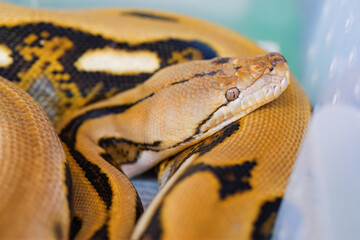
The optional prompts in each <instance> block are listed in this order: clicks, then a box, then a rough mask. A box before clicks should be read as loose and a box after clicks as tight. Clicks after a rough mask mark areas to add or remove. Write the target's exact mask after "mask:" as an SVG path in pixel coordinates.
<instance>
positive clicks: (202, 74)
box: [171, 69, 222, 85]
mask: <svg viewBox="0 0 360 240" xmlns="http://www.w3.org/2000/svg"><path fill="white" fill-rule="evenodd" d="M220 72H222V70H221V69H218V70H216V71H211V72H204V73H195V74H194V76H192V77H189V78H187V79H183V80H180V81H177V82H173V83H171V85H177V84H180V83H185V82H187V81H189V80H191V79H194V78H197V77H203V76H214V75H216V74H217V73H220Z"/></svg>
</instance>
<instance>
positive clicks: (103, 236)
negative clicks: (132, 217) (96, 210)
mask: <svg viewBox="0 0 360 240" xmlns="http://www.w3.org/2000/svg"><path fill="white" fill-rule="evenodd" d="M108 222H109V220H106V223H105V224H104V225H103V226H102V227H101V228H100V229H99V230H97V231H96V232H95V233H94V235H92V236H91V237H90V239H91V240H108V239H109V232H108V230H109V229H108Z"/></svg>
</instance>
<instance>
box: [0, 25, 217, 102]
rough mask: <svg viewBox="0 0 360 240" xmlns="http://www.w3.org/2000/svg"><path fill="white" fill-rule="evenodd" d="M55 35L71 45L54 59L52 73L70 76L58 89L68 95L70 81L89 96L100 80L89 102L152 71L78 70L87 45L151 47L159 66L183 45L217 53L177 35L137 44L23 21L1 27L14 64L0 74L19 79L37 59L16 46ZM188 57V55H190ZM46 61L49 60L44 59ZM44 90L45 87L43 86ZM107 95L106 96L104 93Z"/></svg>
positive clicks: (38, 42)
mask: <svg viewBox="0 0 360 240" xmlns="http://www.w3.org/2000/svg"><path fill="white" fill-rule="evenodd" d="M42 32H47V33H48V34H49V37H42V35H41V33H42ZM30 34H32V35H36V36H38V39H37V40H36V41H34V42H33V43H30V44H26V43H24V39H25V38H26V37H27V36H29V35H30ZM54 37H58V38H59V37H66V38H68V39H69V40H70V41H71V42H72V44H73V47H71V48H69V49H68V50H67V51H66V52H65V54H64V55H63V56H62V57H60V58H59V59H57V61H58V62H59V63H60V64H61V65H62V66H63V69H64V70H60V71H59V70H55V71H54V72H52V74H65V73H67V74H69V75H70V79H69V80H67V81H59V82H58V83H59V89H58V90H59V91H63V92H64V94H66V95H67V96H68V97H71V94H69V93H65V91H66V90H65V89H69V88H67V87H62V86H67V85H68V84H69V83H72V84H76V86H77V89H78V90H79V91H80V94H81V95H82V96H83V97H85V96H88V94H89V92H91V91H92V90H93V89H94V88H95V87H96V86H99V84H102V88H101V89H100V90H99V91H98V92H97V93H96V94H95V95H94V96H93V98H92V99H91V100H90V102H94V101H97V100H100V99H103V98H104V96H105V94H107V93H109V91H110V90H111V93H112V95H114V94H116V93H119V92H121V91H124V90H127V89H130V88H133V87H135V86H136V85H137V84H139V83H142V82H144V81H145V80H146V79H148V78H149V77H150V76H151V75H152V74H153V73H152V74H149V73H139V74H137V75H126V74H121V75H116V74H110V73H103V72H88V71H80V70H78V69H77V68H76V66H75V64H74V63H75V62H76V61H77V60H78V59H79V58H80V57H81V56H82V55H83V54H84V53H85V52H87V51H88V50H90V49H102V48H106V47H111V48H114V49H119V50H126V51H129V52H136V51H144V50H145V51H150V52H154V53H156V54H157V56H158V57H159V59H160V60H161V61H160V68H163V67H166V66H168V65H169V60H170V59H171V58H172V57H173V53H174V52H182V51H184V50H186V49H189V48H191V49H195V50H197V51H199V52H200V53H201V54H202V57H203V59H212V58H214V57H216V56H217V53H216V51H215V50H214V49H213V48H212V47H210V46H209V45H207V44H206V43H203V42H200V41H186V40H179V39H168V40H159V41H156V40H154V41H153V42H146V43H140V44H129V43H127V42H117V41H114V40H111V39H106V38H104V37H102V36H100V35H92V34H88V33H85V32H82V31H79V30H75V29H72V28H65V27H59V26H55V25H53V24H52V23H45V22H42V23H37V24H25V25H18V26H14V27H4V26H3V27H0V43H1V44H4V45H6V46H7V47H9V48H10V49H11V51H12V53H11V57H12V58H13V60H14V61H13V62H14V63H13V64H11V65H10V66H7V67H0V76H3V77H5V78H7V79H10V80H11V81H14V82H20V81H21V78H20V75H19V73H21V72H26V71H27V70H28V69H30V68H31V66H32V65H33V64H34V63H35V62H36V61H37V58H36V57H34V58H33V59H32V60H31V61H27V60H25V58H24V57H23V55H22V54H21V53H20V51H19V46H21V47H23V46H27V47H38V48H42V47H43V46H42V42H43V41H44V40H45V41H49V40H52V39H53V38H54ZM190 60H191V59H190ZM45 64H48V63H45ZM43 91H45V90H43ZM107 97H109V96H107Z"/></svg>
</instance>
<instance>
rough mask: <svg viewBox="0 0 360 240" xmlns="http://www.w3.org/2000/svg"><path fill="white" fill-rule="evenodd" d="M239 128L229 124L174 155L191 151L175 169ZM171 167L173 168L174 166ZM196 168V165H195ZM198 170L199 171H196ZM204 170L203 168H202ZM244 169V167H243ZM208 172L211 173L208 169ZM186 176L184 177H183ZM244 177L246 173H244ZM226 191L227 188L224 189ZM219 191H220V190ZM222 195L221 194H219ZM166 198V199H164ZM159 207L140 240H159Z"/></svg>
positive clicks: (191, 171)
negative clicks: (148, 239)
mask: <svg viewBox="0 0 360 240" xmlns="http://www.w3.org/2000/svg"><path fill="white" fill-rule="evenodd" d="M239 128H240V124H239V123H238V122H233V123H231V124H229V125H228V126H225V127H224V128H223V129H221V130H220V131H219V132H217V133H215V134H214V135H212V136H210V137H208V138H206V139H205V140H203V141H202V142H200V143H198V144H197V145H195V146H192V147H190V148H188V149H185V150H183V151H182V152H181V153H179V154H178V155H175V156H174V157H175V158H176V157H177V156H179V155H181V154H184V153H186V152H187V151H188V150H189V149H190V150H191V151H190V153H188V154H187V155H186V156H185V157H184V158H182V159H181V160H180V161H181V162H180V164H174V165H177V169H179V168H180V166H181V164H182V163H184V162H185V161H186V160H187V159H188V158H190V157H191V156H192V155H194V154H196V153H199V154H200V156H202V155H204V154H205V153H207V152H210V151H211V150H212V149H213V148H214V147H216V146H217V145H218V144H220V143H222V142H223V141H224V140H225V139H226V138H228V137H230V136H231V135H233V134H234V133H235V132H237V131H238V130H239ZM174 165H173V166H174ZM195 166H198V165H195ZM204 166H209V167H211V166H210V165H205V164H204ZM198 168H200V169H198ZM203 168H204V167H203ZM245 168H246V167H245ZM197 170H199V171H202V169H201V166H200V165H199V166H198V167H195V168H192V167H191V168H190V169H188V170H187V171H186V172H185V173H184V174H183V175H182V176H181V177H180V178H179V179H178V180H177V181H176V182H175V184H173V185H172V186H171V187H170V189H169V190H168V192H167V193H166V195H169V194H170V193H171V191H172V190H173V189H174V188H175V187H176V185H177V184H179V183H180V182H181V181H182V180H184V179H185V178H186V177H187V176H190V175H192V174H194V173H195V172H196V171H197ZM209 171H211V170H210V169H209ZM175 172H176V171H173V172H172V173H171V174H170V175H171V176H172V175H173V174H174V173H175ZM184 175H186V176H184ZM245 175H246V173H245ZM224 189H227V188H224ZM220 191H221V190H220ZM220 194H222V193H220ZM224 194H225V195H231V192H229V193H227V192H226V190H225V192H224ZM164 198H166V197H164ZM161 207H162V205H161V204H160V205H159V207H158V208H157V209H156V210H155V214H154V216H153V217H152V220H151V222H150V224H149V225H148V227H147V229H146V230H145V231H144V233H143V235H142V237H141V239H147V238H148V237H149V238H150V239H160V237H161V233H162V229H161V220H160V212H161Z"/></svg>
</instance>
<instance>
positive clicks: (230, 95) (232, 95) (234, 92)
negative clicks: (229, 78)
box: [225, 87, 240, 101]
mask: <svg viewBox="0 0 360 240" xmlns="http://www.w3.org/2000/svg"><path fill="white" fill-rule="evenodd" d="M239 94H240V91H239V89H237V88H236V87H233V88H230V89H229V90H227V91H226V93H225V97H226V99H227V100H228V101H234V100H235V99H237V98H238V97H239Z"/></svg>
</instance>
